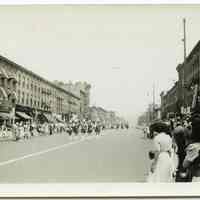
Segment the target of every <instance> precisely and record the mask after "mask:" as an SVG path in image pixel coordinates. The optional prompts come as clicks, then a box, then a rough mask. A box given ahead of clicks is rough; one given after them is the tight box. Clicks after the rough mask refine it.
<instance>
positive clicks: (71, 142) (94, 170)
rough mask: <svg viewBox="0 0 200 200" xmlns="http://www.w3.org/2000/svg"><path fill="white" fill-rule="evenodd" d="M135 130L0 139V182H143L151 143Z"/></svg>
mask: <svg viewBox="0 0 200 200" xmlns="http://www.w3.org/2000/svg"><path fill="white" fill-rule="evenodd" d="M142 137H143V135H142V132H141V131H140V130H137V129H133V128H132V129H129V130H107V131H104V132H103V135H102V136H99V137H96V136H90V137H82V139H81V138H80V137H78V138H73V139H70V138H69V137H68V135H67V134H64V133H63V134H56V135H52V136H40V137H34V138H32V139H29V140H22V141H19V142H1V146H0V182H1V183H6V182H9V183H17V182H19V183H24V182H33V183H35V182H46V183H47V182H143V181H145V174H146V173H147V169H148V157H147V152H148V150H149V148H150V146H151V142H150V141H149V140H144V139H143V138H142Z"/></svg>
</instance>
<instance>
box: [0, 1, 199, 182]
mask: <svg viewBox="0 0 200 200" xmlns="http://www.w3.org/2000/svg"><path fill="white" fill-rule="evenodd" d="M199 22H200V5H192V4H191V5H189V4H188V5H183V4H179V5H172V4H171V5H170V4H169V5H145V4H143V5H134V4H132V5H114V4H113V5H95V4H94V5H93V4H88V5H87V4H79V5H78V4H77V5H71V4H58V5H57V4H54V5H51V4H49V5H39V4H33V5H0V184H49V183H50V184H52V183H53V184H57V183H61V184H80V183H82V184H85V183H86V184H87V183H128V184H131V183H140V184H143V183H148V184H154V183H169V184H175V185H176V184H184V183H188V184H191V183H194V182H200V23H199Z"/></svg>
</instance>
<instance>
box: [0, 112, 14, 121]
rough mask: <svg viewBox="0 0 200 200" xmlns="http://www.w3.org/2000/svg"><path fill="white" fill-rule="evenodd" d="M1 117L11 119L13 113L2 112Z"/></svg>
mask: <svg viewBox="0 0 200 200" xmlns="http://www.w3.org/2000/svg"><path fill="white" fill-rule="evenodd" d="M0 118H1V119H11V114H10V113H4V112H0Z"/></svg>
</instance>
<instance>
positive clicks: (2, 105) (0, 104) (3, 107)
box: [0, 100, 12, 113]
mask: <svg viewBox="0 0 200 200" xmlns="http://www.w3.org/2000/svg"><path fill="white" fill-rule="evenodd" d="M11 110H12V104H11V102H9V101H8V100H0V112H7V113H9V112H10V111H11Z"/></svg>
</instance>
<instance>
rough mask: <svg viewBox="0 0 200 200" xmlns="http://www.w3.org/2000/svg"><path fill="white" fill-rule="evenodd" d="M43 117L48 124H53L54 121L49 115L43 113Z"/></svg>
mask: <svg viewBox="0 0 200 200" xmlns="http://www.w3.org/2000/svg"><path fill="white" fill-rule="evenodd" d="M43 115H44V116H45V118H46V119H47V121H48V122H55V119H54V118H53V117H52V116H51V115H50V114H46V113H45V114H44V113H43Z"/></svg>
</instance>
